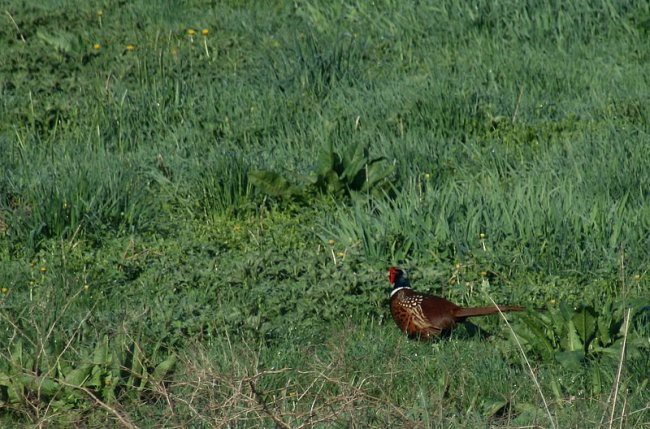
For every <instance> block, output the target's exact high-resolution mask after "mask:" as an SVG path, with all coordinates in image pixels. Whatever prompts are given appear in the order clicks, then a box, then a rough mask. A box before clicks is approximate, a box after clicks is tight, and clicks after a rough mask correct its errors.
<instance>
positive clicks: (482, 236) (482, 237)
mask: <svg viewBox="0 0 650 429" xmlns="http://www.w3.org/2000/svg"><path fill="white" fill-rule="evenodd" d="M478 236H479V237H480V238H481V240H483V239H484V238H485V233H484V232H482V233H480V234H479V235H478Z"/></svg>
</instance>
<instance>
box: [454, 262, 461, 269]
mask: <svg viewBox="0 0 650 429" xmlns="http://www.w3.org/2000/svg"><path fill="white" fill-rule="evenodd" d="M454 267H455V268H456V269H457V270H460V267H461V265H460V262H456V265H454Z"/></svg>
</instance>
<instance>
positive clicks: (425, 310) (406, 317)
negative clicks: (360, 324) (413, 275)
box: [388, 267, 523, 340]
mask: <svg viewBox="0 0 650 429" xmlns="http://www.w3.org/2000/svg"><path fill="white" fill-rule="evenodd" d="M388 276H389V280H390V283H391V284H392V285H393V291H392V292H391V297H390V312H391V314H392V315H393V320H395V323H396V324H397V326H399V328H400V329H401V330H402V331H403V332H405V333H406V334H408V336H409V337H412V338H418V339H420V340H429V339H431V338H434V337H437V336H438V335H440V334H441V333H442V332H444V331H449V330H451V329H452V328H453V327H454V326H456V324H457V323H458V322H462V321H464V320H465V319H466V318H468V317H473V316H485V315H488V314H495V313H499V312H507V311H522V310H523V307H515V306H499V307H495V306H491V307H472V308H463V307H460V306H458V305H456V304H454V303H453V302H451V301H448V300H446V299H444V298H441V297H438V296H433V295H425V294H421V293H418V292H415V291H414V290H413V289H411V286H410V284H409V282H408V280H406V278H405V275H404V272H403V271H402V270H400V269H399V268H395V267H391V268H390V269H389V272H388Z"/></svg>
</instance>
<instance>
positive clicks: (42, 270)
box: [39, 267, 47, 273]
mask: <svg viewBox="0 0 650 429" xmlns="http://www.w3.org/2000/svg"><path fill="white" fill-rule="evenodd" d="M39 271H40V272H42V273H45V272H46V271H47V267H41V268H39Z"/></svg>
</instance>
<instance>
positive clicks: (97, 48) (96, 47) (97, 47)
mask: <svg viewBox="0 0 650 429" xmlns="http://www.w3.org/2000/svg"><path fill="white" fill-rule="evenodd" d="M101 48H102V45H100V44H99V43H95V44H94V45H93V49H94V50H96V51H99V50H100V49H101Z"/></svg>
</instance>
